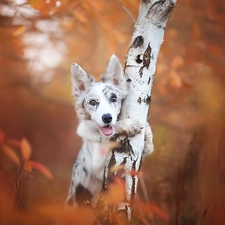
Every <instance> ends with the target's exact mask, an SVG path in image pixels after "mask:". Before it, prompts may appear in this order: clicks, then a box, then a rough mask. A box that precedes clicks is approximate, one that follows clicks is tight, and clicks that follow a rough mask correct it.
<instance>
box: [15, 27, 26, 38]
mask: <svg viewBox="0 0 225 225" xmlns="http://www.w3.org/2000/svg"><path fill="white" fill-rule="evenodd" d="M25 31H26V27H25V26H23V25H22V26H19V27H18V28H17V29H16V30H15V31H14V32H13V36H18V35H20V34H22V33H24V32H25Z"/></svg>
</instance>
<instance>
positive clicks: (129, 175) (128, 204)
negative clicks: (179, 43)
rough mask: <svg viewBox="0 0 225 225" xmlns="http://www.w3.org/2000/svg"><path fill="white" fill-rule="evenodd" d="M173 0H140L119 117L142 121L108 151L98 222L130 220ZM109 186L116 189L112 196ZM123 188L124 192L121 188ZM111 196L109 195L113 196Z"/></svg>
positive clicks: (113, 222)
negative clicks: (126, 88) (131, 134)
mask: <svg viewBox="0 0 225 225" xmlns="http://www.w3.org/2000/svg"><path fill="white" fill-rule="evenodd" d="M175 3H176V0H158V1H156V0H143V1H142V3H141V6H140V11H139V16H138V19H137V21H136V23H135V28H134V33H133V36H132V40H131V46H130V49H129V51H128V54H127V59H126V63H125V69H124V73H125V76H126V77H127V79H128V82H129V87H130V91H129V95H128V97H127V98H126V100H125V101H124V104H123V109H122V115H121V119H123V118H134V119H136V120H139V121H140V122H141V124H143V127H144V129H143V132H141V134H138V135H136V136H134V137H132V138H128V137H119V138H118V140H117V141H118V142H120V143H121V145H120V147H118V148H115V149H113V150H112V151H111V153H110V154H109V157H108V160H107V163H106V167H105V175H104V176H105V177H104V183H103V187H102V194H101V196H100V199H99V202H98V207H99V214H98V218H97V219H98V223H100V224H103V225H105V224H128V223H129V222H130V221H131V219H132V210H133V204H134V197H135V194H136V190H137V183H138V173H139V171H140V168H141V160H142V151H143V149H144V134H145V123H146V120H147V114H148V107H149V104H150V102H151V89H152V84H153V76H154V74H155V68H156V62H157V57H158V52H159V49H160V46H161V43H162V41H163V36H164V31H165V27H166V23H167V20H168V18H169V16H170V14H171V13H172V11H173V8H174V6H175ZM113 186H114V187H116V189H117V190H116V191H118V192H119V194H118V195H121V196H119V197H118V196H116V197H115V198H117V200H118V198H119V199H120V201H119V203H118V202H116V199H114V200H115V201H114V200H112V199H111V200H109V199H110V198H107V195H108V196H109V197H110V195H111V196H113V197H114V195H113V193H112V191H113V190H115V189H113ZM121 190H122V192H121ZM123 190H124V191H123ZM113 197H112V198H113Z"/></svg>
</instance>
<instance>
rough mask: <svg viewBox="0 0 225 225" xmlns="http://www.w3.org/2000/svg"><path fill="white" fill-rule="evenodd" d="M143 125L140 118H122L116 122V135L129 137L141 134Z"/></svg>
mask: <svg viewBox="0 0 225 225" xmlns="http://www.w3.org/2000/svg"><path fill="white" fill-rule="evenodd" d="M142 129H143V127H142V125H141V123H140V122H139V121H138V120H135V119H130V118H126V119H122V120H119V121H117V123H116V132H115V133H116V135H122V134H124V135H128V137H133V136H135V135H136V134H140V133H141V131H142Z"/></svg>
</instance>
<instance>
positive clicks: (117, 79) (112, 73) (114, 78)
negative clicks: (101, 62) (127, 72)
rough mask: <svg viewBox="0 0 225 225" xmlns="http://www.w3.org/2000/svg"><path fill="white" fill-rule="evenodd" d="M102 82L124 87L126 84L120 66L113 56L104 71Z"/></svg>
mask: <svg viewBox="0 0 225 225" xmlns="http://www.w3.org/2000/svg"><path fill="white" fill-rule="evenodd" d="M102 82H111V83H113V84H114V85H124V84H125V83H126V79H125V77H124V75H123V69H122V66H121V64H120V61H119V59H118V58H117V57H116V56H115V55H112V56H111V58H110V60H109V64H108V66H107V68H106V71H105V73H104V74H103V76H102Z"/></svg>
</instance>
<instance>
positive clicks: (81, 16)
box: [73, 10, 88, 23]
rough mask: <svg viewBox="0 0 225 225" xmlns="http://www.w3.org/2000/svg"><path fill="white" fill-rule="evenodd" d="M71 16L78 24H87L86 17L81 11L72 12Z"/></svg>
mask: <svg viewBox="0 0 225 225" xmlns="http://www.w3.org/2000/svg"><path fill="white" fill-rule="evenodd" d="M73 14H74V16H75V17H76V18H77V19H78V20H79V21H80V22H82V23H87V22H88V18H87V15H86V14H85V13H84V12H83V10H74V11H73Z"/></svg>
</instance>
